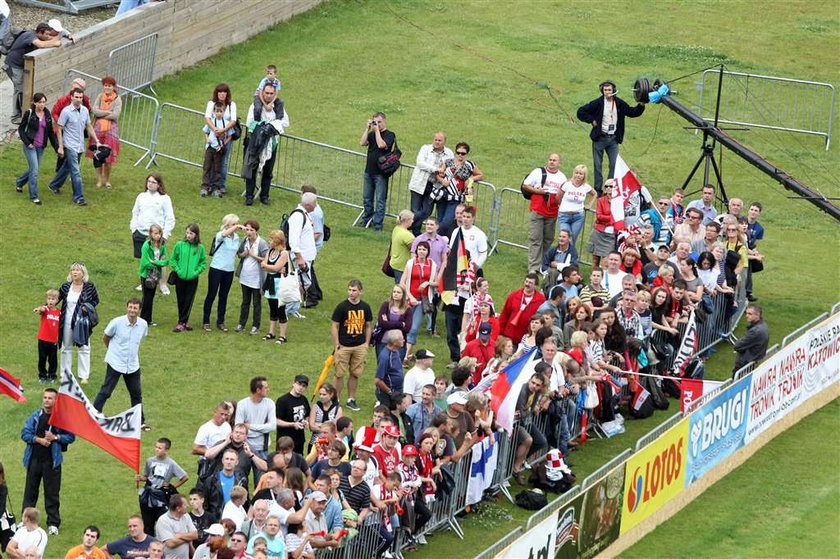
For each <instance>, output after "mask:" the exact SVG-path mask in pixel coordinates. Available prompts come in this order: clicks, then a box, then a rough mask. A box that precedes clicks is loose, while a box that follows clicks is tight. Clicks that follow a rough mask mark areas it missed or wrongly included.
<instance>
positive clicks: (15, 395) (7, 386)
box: [0, 369, 26, 403]
mask: <svg viewBox="0 0 840 559" xmlns="http://www.w3.org/2000/svg"><path fill="white" fill-rule="evenodd" d="M0 393H2V394H5V395H6V396H8V397H9V398H12V399H13V400H17V401H18V402H20V403H23V402H25V401H26V396H24V395H23V387H22V386H21V385H20V380H19V379H16V378H15V377H13V376H12V375H11V374H10V373H9V372H8V371H6V370H5V369H0Z"/></svg>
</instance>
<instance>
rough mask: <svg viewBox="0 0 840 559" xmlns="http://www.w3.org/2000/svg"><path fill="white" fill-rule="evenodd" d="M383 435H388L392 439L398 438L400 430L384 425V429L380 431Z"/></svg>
mask: <svg viewBox="0 0 840 559" xmlns="http://www.w3.org/2000/svg"><path fill="white" fill-rule="evenodd" d="M382 434H383V435H390V436H392V437H399V436H400V428H399V427H397V426H396V425H386V426H385V428H384V429H383V430H382Z"/></svg>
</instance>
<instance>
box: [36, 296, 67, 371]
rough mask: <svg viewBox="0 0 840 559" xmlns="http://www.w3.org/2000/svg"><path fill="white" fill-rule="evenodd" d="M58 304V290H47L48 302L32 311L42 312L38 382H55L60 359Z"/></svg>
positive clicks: (39, 336)
mask: <svg viewBox="0 0 840 559" xmlns="http://www.w3.org/2000/svg"><path fill="white" fill-rule="evenodd" d="M57 304H58V290H57V289H50V290H48V291H47V304H46V305H41V306H40V307H35V308H34V309H32V312H36V313H40V314H41V327H40V328H39V329H38V382H41V383H45V382H54V381H55V380H56V370H57V361H58V323H59V321H60V318H61V311H60V310H59V309H58V308H56V305H57Z"/></svg>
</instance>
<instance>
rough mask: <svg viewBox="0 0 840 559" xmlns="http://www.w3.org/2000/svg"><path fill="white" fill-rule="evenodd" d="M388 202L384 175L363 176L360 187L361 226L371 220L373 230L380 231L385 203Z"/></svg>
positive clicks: (386, 181)
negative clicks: (362, 208)
mask: <svg viewBox="0 0 840 559" xmlns="http://www.w3.org/2000/svg"><path fill="white" fill-rule="evenodd" d="M374 201H375V205H376V209H374ZM387 201H388V179H387V178H386V177H385V175H379V174H376V175H372V174H370V173H365V174H364V183H363V186H362V203H363V205H364V208H365V210H364V213H363V214H362V225H365V224H366V223H367V222H368V221H371V220H373V228H374V229H375V230H377V231H381V230H382V224H383V223H384V221H385V202H387Z"/></svg>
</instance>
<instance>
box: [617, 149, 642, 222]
mask: <svg viewBox="0 0 840 559" xmlns="http://www.w3.org/2000/svg"><path fill="white" fill-rule="evenodd" d="M613 178H614V179H615V187H614V188H613V193H612V199H611V200H610V211H612V216H613V219H614V220H615V232H616V233H618V232H619V231H622V230H624V229H626V226H625V224H624V206H625V204H626V203H627V200H629V199H630V196H632V195H633V193H634V192H636V191H638V190H640V189H641V188H642V183H640V182H639V178H638V177H637V176H636V174H635V173H633V171H631V170H630V167H628V166H627V163H625V162H624V160H623V159H622V158H621V156H620V155H619V156H618V158H617V159H616V161H615V176H614V177H613Z"/></svg>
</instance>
